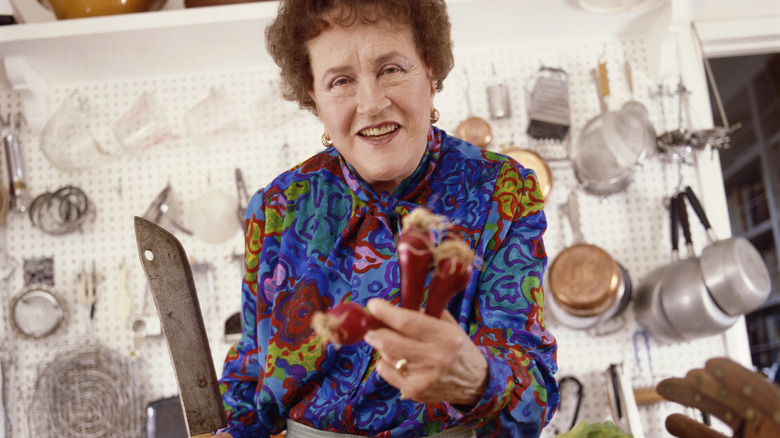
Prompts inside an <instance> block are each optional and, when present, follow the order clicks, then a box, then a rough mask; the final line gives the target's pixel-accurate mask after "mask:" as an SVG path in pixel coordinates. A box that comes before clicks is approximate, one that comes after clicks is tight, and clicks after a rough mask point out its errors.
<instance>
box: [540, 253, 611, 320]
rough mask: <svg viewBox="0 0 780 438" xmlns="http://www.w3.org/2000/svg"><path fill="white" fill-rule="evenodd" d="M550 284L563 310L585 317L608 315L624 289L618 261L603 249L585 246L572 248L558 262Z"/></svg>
mask: <svg viewBox="0 0 780 438" xmlns="http://www.w3.org/2000/svg"><path fill="white" fill-rule="evenodd" d="M549 282H550V292H552V294H553V295H554V297H555V299H556V300H558V303H559V304H560V305H561V307H563V308H564V309H565V310H567V311H569V312H570V313H572V314H575V315H582V316H595V315H600V314H602V313H604V312H606V311H607V310H608V309H609V308H610V307H611V306H612V305H613V304H615V301H616V299H617V297H618V291H619V290H620V288H621V287H623V278H622V273H621V272H620V268H619V267H618V265H617V263H616V262H615V260H614V259H613V258H612V257H611V256H610V255H609V254H607V252H606V251H604V250H603V249H601V248H599V247H597V246H595V245H590V244H585V243H581V244H576V245H573V246H570V247H568V248H566V249H565V250H563V251H562V252H561V253H560V254H559V255H558V256H557V257H556V258H555V260H554V261H553V263H552V265H551V266H550V278H549Z"/></svg>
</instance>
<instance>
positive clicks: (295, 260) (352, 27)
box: [219, 0, 559, 438]
mask: <svg viewBox="0 0 780 438" xmlns="http://www.w3.org/2000/svg"><path fill="white" fill-rule="evenodd" d="M449 30H450V24H449V19H448V17H447V12H446V6H445V4H444V1H443V0H374V1H366V0H329V1H328V0H282V1H281V4H280V5H279V13H278V17H277V18H276V20H275V21H274V22H273V23H272V24H271V25H270V26H269V28H268V29H267V31H266V37H267V46H268V49H269V51H270V53H271V55H272V56H273V58H274V60H275V61H276V63H277V64H278V65H279V67H280V68H281V75H282V83H283V91H284V93H285V95H286V97H287V98H289V99H291V100H295V101H297V102H298V103H299V104H300V106H301V107H302V108H304V109H309V110H311V111H313V112H314V113H315V114H316V115H317V117H319V119H320V120H321V121H322V124H323V126H324V133H323V135H322V143H323V144H324V145H325V146H326V148H325V150H323V151H322V152H320V153H318V154H316V155H315V156H313V157H311V158H309V159H308V160H306V161H305V162H304V163H302V164H300V165H298V166H296V167H295V168H293V169H292V170H289V171H287V172H285V173H283V174H282V175H280V176H278V177H277V178H276V179H275V180H274V181H273V182H271V183H270V184H269V185H268V186H267V187H266V188H265V189H264V190H260V191H258V193H256V194H255V195H254V197H253V199H252V201H251V202H250V205H249V208H248V211H247V218H246V275H245V278H244V281H243V288H242V315H243V324H244V326H243V331H242V335H241V339H240V341H239V342H238V343H237V344H236V345H235V346H234V347H233V348H231V350H230V351H229V353H228V355H227V358H226V361H225V364H224V372H223V376H222V379H221V384H222V388H223V392H224V395H223V400H224V404H225V406H226V409H227V415H228V427H227V428H226V429H224V430H222V431H220V432H222V433H220V434H219V436H221V437H229V436H232V437H247V438H249V437H267V436H270V435H272V434H276V433H279V432H280V431H282V430H287V437H288V438H295V437H302V436H303V437H315V436H342V435H350V434H351V435H368V436H383V437H390V436H403V437H422V436H447V437H459V436H464V437H469V436H474V435H478V436H523V437H526V436H538V435H539V434H540V433H541V430H542V428H543V427H544V426H545V425H546V424H547V423H548V422H549V421H550V419H551V418H552V415H553V413H554V411H555V409H556V408H557V405H558V401H559V392H558V387H557V384H556V381H555V379H554V377H553V375H554V373H555V372H556V370H557V366H556V362H555V356H556V348H557V347H556V345H557V344H556V341H555V338H554V337H553V336H552V335H551V334H550V332H549V331H547V329H546V328H545V326H544V323H543V320H542V311H541V304H542V303H541V301H542V296H543V294H542V285H541V279H542V276H543V273H544V269H545V266H546V262H547V258H546V254H545V250H544V246H543V244H542V234H543V233H544V231H545V228H546V220H545V217H544V214H543V212H542V193H541V191H540V188H539V185H538V182H537V180H536V177H535V176H534V174H533V172H532V171H531V170H529V169H524V168H523V167H521V166H520V165H518V163H516V162H515V161H513V160H511V159H509V158H507V157H505V156H502V155H498V154H494V153H491V152H487V151H483V150H481V149H479V148H477V147H475V146H473V145H471V144H468V143H466V142H464V141H462V140H460V139H457V138H454V137H450V136H448V135H447V134H446V133H445V132H444V131H442V130H440V129H438V128H436V127H434V126H433V125H432V123H435V121H436V120H437V119H438V111H437V110H436V109H435V108H434V97H435V95H436V93H437V91H440V90H441V89H442V82H443V80H444V79H445V77H446V76H447V74H448V73H449V71H450V70H451V68H452V65H453V55H452V44H451V41H450V35H449ZM418 206H424V207H426V208H428V209H429V210H431V211H432V212H433V213H436V214H438V215H442V216H445V217H446V218H447V219H448V221H449V222H450V223H451V224H452V226H453V228H452V230H451V231H452V232H455V233H457V234H458V235H459V236H466V238H467V239H468V240H469V244H470V246H471V248H473V250H474V252H475V253H476V256H477V260H479V261H481V265H480V266H479V270H478V271H475V272H476V275H474V276H473V278H472V281H471V282H470V284H469V286H468V287H467V288H466V290H465V291H462V292H460V293H458V294H457V295H455V297H454V298H453V299H452V301H450V303H449V307H448V310H449V312H445V313H444V315H443V316H442V317H441V318H433V317H430V316H427V315H425V314H424V313H422V312H417V311H413V310H407V309H404V308H401V307H399V306H398V304H399V299H400V298H399V296H400V280H399V277H400V274H399V262H398V254H397V251H396V242H397V239H398V236H399V234H400V233H401V226H400V225H401V219H403V218H404V217H405V216H406V215H407V214H408V213H409V212H410V211H412V210H413V209H415V208H416V207H418ZM427 281H428V282H429V281H430V280H427ZM427 287H428V286H427V285H426V288H427ZM350 301H351V302H356V303H359V304H364V305H367V306H368V308H369V310H370V312H371V313H372V314H373V315H374V316H375V317H377V318H378V319H380V320H381V321H382V322H383V323H384V325H385V326H386V328H382V329H377V330H372V331H370V332H368V334H367V335H366V336H365V338H364V339H363V340H362V341H360V342H358V343H357V344H353V345H344V346H340V347H339V346H336V345H333V344H323V343H322V342H320V341H321V340H320V339H319V338H318V336H317V334H316V333H315V332H314V331H313V330H312V328H311V322H312V316H313V315H314V314H315V313H316V312H319V311H325V310H327V309H328V308H330V307H332V306H334V305H336V304H338V303H343V302H350ZM325 431H327V432H325Z"/></svg>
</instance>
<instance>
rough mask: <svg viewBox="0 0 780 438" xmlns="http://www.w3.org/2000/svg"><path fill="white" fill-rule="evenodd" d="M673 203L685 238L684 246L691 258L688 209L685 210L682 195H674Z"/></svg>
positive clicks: (692, 254) (692, 253)
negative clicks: (675, 204)
mask: <svg viewBox="0 0 780 438" xmlns="http://www.w3.org/2000/svg"><path fill="white" fill-rule="evenodd" d="M674 202H676V203H677V214H678V216H679V217H678V219H679V221H680V225H681V226H682V232H683V237H685V246H686V247H687V248H688V256H689V257H693V256H694V255H695V254H694V252H693V239H692V238H691V224H690V222H689V221H688V209H687V208H686V204H685V198H684V196H683V194H682V193H677V194H676V195H674Z"/></svg>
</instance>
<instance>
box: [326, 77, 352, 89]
mask: <svg viewBox="0 0 780 438" xmlns="http://www.w3.org/2000/svg"><path fill="white" fill-rule="evenodd" d="M348 83H349V79H347V78H337V79H335V80H334V81H333V82H331V83H330V86H331V87H339V86H342V85H347V84H348Z"/></svg>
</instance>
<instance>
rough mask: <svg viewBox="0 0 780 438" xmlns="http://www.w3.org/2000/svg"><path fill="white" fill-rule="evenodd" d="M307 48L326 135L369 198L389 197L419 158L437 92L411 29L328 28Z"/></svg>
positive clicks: (314, 96) (358, 25)
mask: <svg viewBox="0 0 780 438" xmlns="http://www.w3.org/2000/svg"><path fill="white" fill-rule="evenodd" d="M307 46H308V50H309V57H310V59H311V68H312V74H313V77H314V83H313V85H312V90H311V91H310V94H311V97H312V99H313V100H314V103H315V105H316V108H317V115H318V117H319V118H320V120H321V121H322V123H323V124H324V125H325V133H326V134H327V135H328V137H330V139H331V141H332V142H333V145H334V147H335V148H336V149H337V150H338V151H339V153H340V154H341V155H342V156H344V158H345V159H346V160H347V161H348V162H349V163H350V164H351V165H352V166H353V167H354V168H355V170H357V172H358V174H360V176H361V178H363V179H364V180H365V181H366V182H367V183H368V184H370V185H371V187H372V188H373V189H374V190H375V191H377V192H378V193H379V192H382V191H389V192H392V190H393V189H395V187H396V186H397V185H398V184H399V183H400V182H401V181H402V180H403V179H404V178H406V177H407V176H409V175H411V173H412V172H414V170H415V169H416V168H417V165H418V164H419V162H420V159H421V158H422V155H423V153H424V152H425V149H426V146H427V138H428V129H429V127H430V116H431V112H432V110H433V97H434V95H435V93H436V89H435V87H434V83H433V81H432V80H431V79H430V75H429V69H428V68H427V66H426V65H425V64H424V63H423V60H422V58H421V57H420V55H419V54H418V52H417V47H416V45H415V42H414V39H413V37H412V31H411V29H410V28H409V27H407V26H404V27H403V28H400V29H399V28H396V27H393V25H391V24H390V23H389V22H387V21H384V20H383V21H380V22H379V23H376V24H362V23H355V24H354V25H352V26H350V27H341V26H337V25H333V24H332V25H331V26H329V27H328V28H327V29H326V30H325V31H323V32H322V33H320V34H319V35H318V36H317V37H316V38H314V39H312V40H311V41H309V42H308V45H307Z"/></svg>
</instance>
